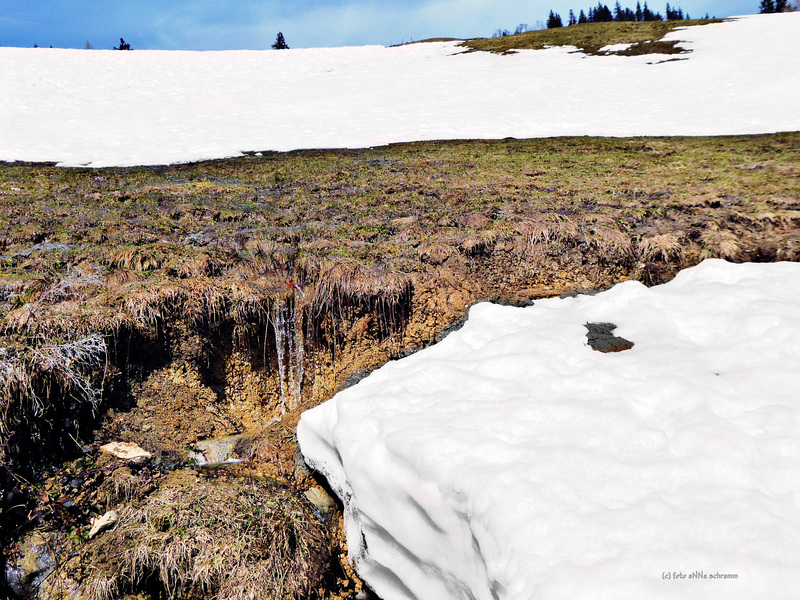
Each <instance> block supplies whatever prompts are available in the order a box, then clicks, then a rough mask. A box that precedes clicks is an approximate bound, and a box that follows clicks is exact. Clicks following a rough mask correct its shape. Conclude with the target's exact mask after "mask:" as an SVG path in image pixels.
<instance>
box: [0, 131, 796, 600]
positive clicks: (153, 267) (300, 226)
mask: <svg viewBox="0 0 800 600" xmlns="http://www.w3.org/2000/svg"><path fill="white" fill-rule="evenodd" d="M799 157H800V134H779V135H774V136H753V137H735V138H670V139H612V140H608V139H603V140H598V139H592V138H586V139H566V138H565V139H558V140H503V141H496V142H483V141H481V142H452V143H440V142H432V143H419V144H406V145H398V146H391V147H385V148H375V149H369V150H358V151H326V152H322V151H315V152H299V153H289V154H281V155H268V156H255V155H254V156H252V157H246V158H242V159H237V160H228V161H214V162H209V163H201V164H196V165H176V166H170V167H160V168H147V169H144V168H142V169H108V170H59V169H54V168H52V167H48V166H41V165H38V166H37V165H0V181H2V186H0V209H2V211H3V214H4V215H5V216H7V217H8V218H7V219H4V220H3V222H2V224H1V225H0V252H1V253H2V256H0V317H2V319H3V322H2V337H1V338H0V365H2V369H3V370H2V371H0V377H1V378H2V379H0V384H2V385H0V388H2V390H1V391H0V402H1V403H2V404H1V405H0V408H2V410H0V417H2V418H0V422H1V424H0V452H1V453H2V454H0V460H2V465H0V484H1V485H2V491H3V500H2V504H0V506H1V507H2V510H3V512H2V516H0V520H2V544H3V546H4V548H5V550H4V554H3V558H4V560H6V561H7V562H8V569H10V570H9V573H11V577H10V578H7V580H6V582H5V583H4V584H3V585H6V586H7V587H6V593H7V594H11V593H12V591H11V589H10V588H9V587H8V586H11V588H13V589H14V590H16V592H20V591H22V592H23V593H27V594H28V595H30V596H31V597H38V598H60V597H66V596H67V595H69V597H74V598H87V599H92V600H95V599H97V600H100V599H104V598H111V597H126V598H140V599H142V600H145V599H155V598H159V599H160V598H164V597H173V598H198V599H199V598H206V597H212V596H215V595H219V596H220V597H226V598H228V597H229V598H246V597H250V596H249V595H248V594H250V593H251V592H252V593H255V594H256V596H255V597H263V595H264V592H263V590H266V589H273V588H270V587H269V586H272V585H274V584H275V582H274V581H272V580H270V578H269V577H267V575H265V574H266V573H268V572H281V571H282V570H284V571H285V572H286V573H289V572H291V573H293V575H292V576H291V577H290V578H289V579H291V581H292V582H293V583H292V585H291V586H289V587H286V588H281V589H280V591H279V592H275V593H278V594H279V595H280V594H283V596H285V597H292V596H296V597H302V598H347V597H353V596H354V595H355V594H356V593H359V592H361V591H362V585H361V583H360V582H359V581H358V580H357V578H356V577H355V575H354V574H353V573H352V572H351V571H350V569H349V567H348V566H347V564H346V561H344V559H343V556H344V553H345V552H346V550H345V548H344V546H343V540H342V539H341V530H340V527H337V523H338V517H336V516H335V515H334V516H331V515H330V514H328V513H326V512H325V511H324V510H323V509H322V508H321V507H320V506H318V505H316V504H313V503H312V502H311V501H310V500H309V497H307V496H306V492H308V491H309V490H311V489H315V490H317V491H315V492H314V494H315V495H314V496H313V497H314V498H319V497H321V496H319V494H321V493H322V492H320V491H319V488H322V487H324V482H321V481H319V480H318V479H316V478H315V477H314V475H313V474H311V473H308V472H307V471H306V470H305V468H304V466H303V465H302V462H301V461H299V460H298V458H297V448H296V440H295V434H294V428H295V427H296V423H297V421H298V419H299V416H300V413H301V412H302V410H303V409H305V408H307V407H309V406H313V405H316V404H318V403H319V402H321V401H324V400H326V399H327V398H330V397H331V396H332V395H333V394H334V393H335V392H336V391H337V390H339V389H342V388H343V387H346V386H348V385H351V384H353V383H354V382H356V381H357V380H358V379H360V378H361V377H363V376H364V375H365V374H367V373H369V372H370V371H371V370H373V369H375V368H377V367H379V366H380V365H382V364H384V363H385V362H386V361H388V360H391V359H393V358H398V357H401V356H403V355H406V354H408V353H410V352H413V351H415V350H417V349H419V348H422V347H424V346H426V345H428V344H430V343H433V342H435V341H436V340H437V339H439V338H440V337H441V336H442V335H444V334H445V333H446V332H447V331H448V330H449V329H450V328H452V327H455V326H458V324H459V323H461V322H463V319H464V317H465V315H466V313H467V310H468V308H469V306H471V305H472V304H474V303H475V302H478V301H483V300H492V301H496V302H503V303H509V304H515V305H525V304H529V303H530V302H532V301H535V299H537V298H542V297H550V296H559V295H567V294H574V293H581V292H590V291H596V290H601V289H605V288H608V287H610V286H612V285H613V284H615V283H617V282H620V281H624V280H629V279H638V280H641V281H643V282H645V283H647V284H656V283H660V282H663V281H666V280H668V279H670V278H671V277H672V276H673V275H674V274H675V273H676V272H677V271H678V270H679V269H681V268H684V267H687V266H691V265H693V264H696V263H698V262H699V261H700V260H702V259H703V258H705V257H721V258H726V259H728V260H734V261H744V260H751V261H773V260H798V258H800V178H799V176H800V175H799V174H800V158H799ZM606 329H608V328H606ZM604 332H605V334H607V335H606V336H605V337H610V338H614V336H613V333H611V330H610V329H609V330H608V331H605V330H604ZM92 336H95V337H92ZM601 337H602V336H601ZM87 340H88V341H87ZM301 349H302V352H301ZM231 434H244V435H243V437H242V438H241V439H240V440H239V441H238V442H237V443H236V445H235V448H234V455H233V457H234V458H237V459H238V460H241V461H242V462H239V463H235V464H219V465H205V466H199V465H197V464H194V463H193V459H191V458H190V456H189V452H192V451H193V450H194V449H195V447H196V444H197V443H198V442H199V441H201V440H204V439H207V438H219V437H222V436H227V435H231ZM108 441H126V442H133V443H136V444H138V445H139V446H141V447H142V448H144V449H145V450H147V451H149V452H150V453H151V454H152V455H153V456H152V457H151V458H149V459H147V460H146V461H144V462H142V463H139V464H128V463H124V462H123V461H120V460H117V459H114V458H113V457H110V456H109V455H107V454H105V453H103V452H101V451H100V450H99V448H100V446H101V445H102V444H104V443H106V442H108ZM238 498H250V499H251V500H250V501H247V502H238V500H236V499H238ZM262 501H263V502H267V501H268V502H269V506H267V505H266V504H264V505H263V506H262V505H261V504H260V503H261V502H262ZM170 506H171V507H172V508H169V507H170ZM254 506H256V507H259V506H260V507H261V508H259V509H258V510H256V511H253V510H252V508H253V507H254ZM112 509H113V510H116V511H117V512H118V513H119V521H118V522H117V523H116V524H115V525H114V526H113V527H112V528H110V529H109V530H107V531H106V532H104V533H101V534H99V535H98V536H97V537H95V538H93V539H92V540H88V539H87V538H86V536H87V533H88V530H89V526H90V521H91V519H92V518H93V517H97V516H99V515H102V514H104V513H105V512H106V511H109V510H112ZM223 509H224V510H223ZM270 511H273V512H270ZM267 513H269V514H270V515H271V516H269V519H268V520H267V521H264V520H260V517H259V516H258V515H261V514H267ZM215 515H216V516H215ZM43 540H44V541H43ZM198 540H200V541H202V543H200V541H198ZM258 540H277V541H275V543H274V544H273V542H272V541H269V542H268V543H267V542H264V544H265V545H264V544H262V545H261V546H258ZM280 540H283V541H280ZM287 540H288V541H287ZM284 542H285V544H284ZM243 543H244V544H247V546H246V548H247V552H248V553H249V554H247V556H248V557H250V558H248V561H246V562H247V564H246V565H245V564H240V563H238V562H236V560H234V558H233V556H234V555H233V554H230V553H229V552H228V550H227V548H229V547H230V546H231V544H243ZM252 544H255V545H252ZM270 544H272V545H270ZM275 544H278V545H275ZM281 544H283V545H281ZM153 548H159V549H160V550H158V552H154V551H153ZM205 548H218V550H219V551H218V552H216V554H215V555H218V556H220V557H221V558H220V560H221V561H223V563H224V561H228V562H227V563H224V564H223V563H221V564H222V566H220V565H216V564H215V565H210V564H206V562H203V561H208V560H210V558H209V556H211V554H209V553H207V552H205V550H204V549H205ZM298 549H305V550H298ZM181 552H183V554H181ZM298 552H299V553H300V554H298ZM212 554H213V553H212ZM160 556H162V557H163V556H169V557H172V558H171V561H172V562H169V563H165V562H159V560H157V558H158V557H160ZM36 557H39V558H40V559H41V560H39V562H36V561H35V560H34V558H36ZM276 557H282V558H280V560H278V558H276ZM312 557H316V558H312ZM276 560H277V561H278V562H275V561H276ZM26 561H27V562H26ZM32 561H33V562H32ZM281 561H283V562H281ZM226 565H227V567H226ZM276 565H282V566H276ZM297 565H302V569H300V570H299V571H298V570H297V569H296V567H297ZM226 568H227V571H226ZM231 569H238V570H237V571H236V572H237V573H239V574H240V577H239V582H238V583H242V582H247V581H251V582H255V583H253V584H252V585H249V586H247V585H244V586H243V585H238V584H237V581H236V580H234V579H231V578H230V577H228V576H227V575H225V573H226V572H228V571H230V570H231ZM287 581H288V579H287ZM275 589H277V588H275ZM253 590H255V591H253ZM259 590H261V591H259ZM67 592H68V594H66V595H65V593H67ZM270 593H272V592H270ZM259 594H261V596H259Z"/></svg>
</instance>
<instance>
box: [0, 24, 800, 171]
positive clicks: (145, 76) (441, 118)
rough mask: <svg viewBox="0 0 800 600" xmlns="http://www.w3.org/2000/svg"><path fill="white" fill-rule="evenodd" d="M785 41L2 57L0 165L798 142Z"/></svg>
mask: <svg viewBox="0 0 800 600" xmlns="http://www.w3.org/2000/svg"><path fill="white" fill-rule="evenodd" d="M798 30H800V13H792V14H778V15H756V16H751V17H747V18H741V19H739V20H735V21H731V22H726V23H721V24H715V25H707V26H704V27H692V28H688V29H686V30H679V31H675V32H672V33H671V34H670V35H669V36H668V39H681V40H686V41H685V43H683V44H682V45H683V47H686V48H688V49H691V50H692V52H691V53H690V54H684V55H678V56H664V55H650V56H633V57H621V56H585V55H583V54H580V53H576V52H573V50H574V49H571V48H550V49H547V50H539V51H523V52H519V53H517V54H512V55H508V56H497V55H493V54H487V53H470V54H464V53H463V52H462V50H463V49H460V48H457V47H456V44H455V43H429V44H413V45H409V46H403V47H397V48H383V47H370V46H367V47H355V48H333V49H308V50H303V49H301V50H284V51H280V52H275V51H264V52H244V51H242V52H239V51H237V52H166V51H141V50H135V51H133V52H115V51H97V50H95V51H87V50H58V49H55V50H52V49H44V48H37V49H19V48H0V82H2V84H1V85H0V160H27V161H57V162H59V163H61V164H63V165H72V166H76V165H91V166H111V165H118V166H124V165H139V164H162V163H171V162H178V161H192V160H200V159H207V158H220V157H228V156H237V155H239V154H240V153H241V152H244V151H260V150H291V149H297V148H334V147H336V148H342V147H365V146H375V145H381V144H386V143H390V142H402V141H415V140H428V139H463V138H502V137H508V136H513V137H544V136H562V135H611V136H628V135H720V134H747V133H768V132H775V131H795V130H800V114H798V112H797V111H796V110H794V108H793V105H792V102H793V101H794V99H796V98H797V97H798V93H799V92H800V35H797V32H798ZM676 59H677V60H676ZM664 61H668V62H664Z"/></svg>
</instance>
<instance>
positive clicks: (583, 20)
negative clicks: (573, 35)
mask: <svg viewBox="0 0 800 600" xmlns="http://www.w3.org/2000/svg"><path fill="white" fill-rule="evenodd" d="M590 10H591V9H590ZM588 22H589V19H587V18H586V13H584V12H583V9H581V14H580V15H578V25H580V24H582V23H588Z"/></svg>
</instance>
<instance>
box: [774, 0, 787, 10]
mask: <svg viewBox="0 0 800 600" xmlns="http://www.w3.org/2000/svg"><path fill="white" fill-rule="evenodd" d="M788 3H789V2H788V0H775V12H783V10H784V9H785V8H786V5H787V4H788Z"/></svg>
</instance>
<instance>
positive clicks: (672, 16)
mask: <svg viewBox="0 0 800 600" xmlns="http://www.w3.org/2000/svg"><path fill="white" fill-rule="evenodd" d="M781 1H782V2H784V3H785V2H786V1H787V0H781ZM762 2H772V0H762ZM665 12H666V16H662V15H661V13H660V12H653V11H652V10H650V7H648V6H647V0H645V3H644V6H642V4H641V2H636V9H635V10H634V9H631V8H622V5H621V4H620V3H619V2H617V3H616V4H615V5H614V10H613V11H612V10H611V9H610V8H608V6H607V5H606V4H603V3H602V2H598V3H597V6H593V7H591V8H589V10H588V13H587V12H584V11H583V9H581V12H580V14H579V15H578V16H575V12H574V11H573V10H572V9H570V11H569V19H568V21H567V26H571V25H581V24H583V23H609V22H612V21H630V22H641V21H683V20H684V19H686V20H688V19H690V18H691V17H690V16H689V13H688V12H687V13H684V12H683V9H682V8H680V7H677V8H676V7H671V6H670V5H669V2H667V8H666V11H665ZM705 18H706V19H708V18H709V17H708V14H706V16H705ZM563 26H564V22H563V21H562V20H561V15H559V14H558V13H557V12H555V11H552V10H551V11H550V15H549V16H548V18H547V28H548V29H554V28H556V27H563Z"/></svg>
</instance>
